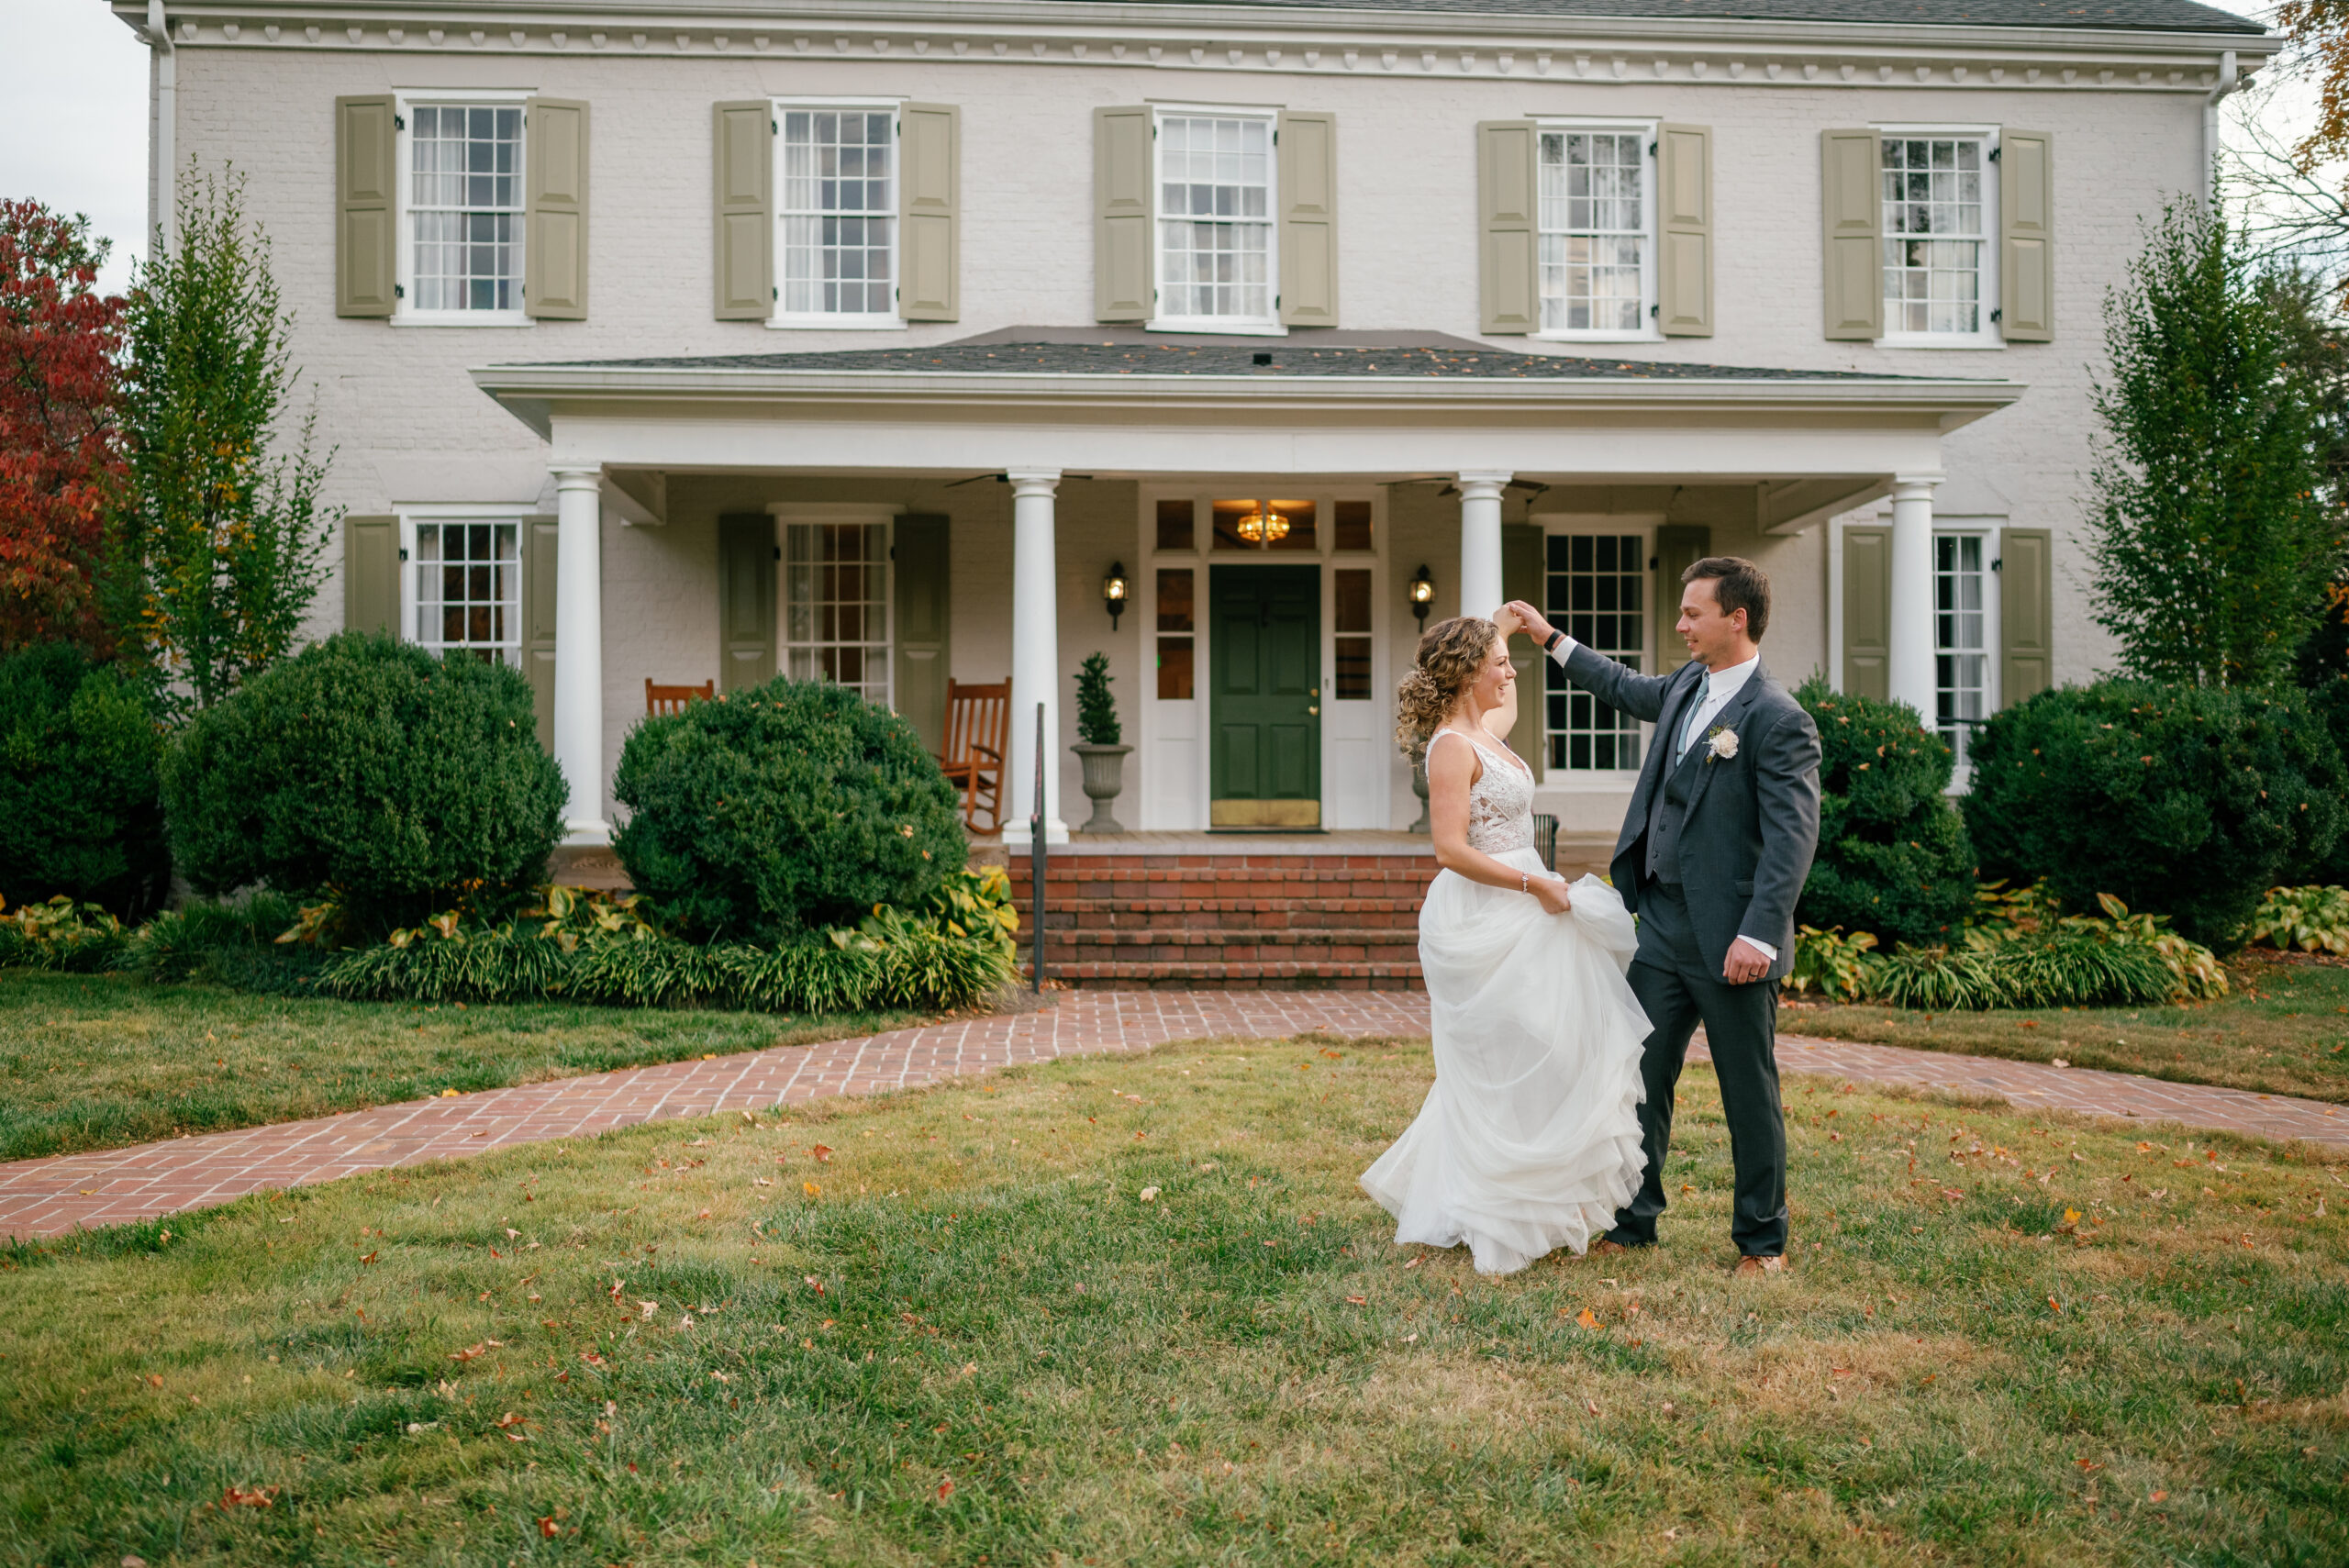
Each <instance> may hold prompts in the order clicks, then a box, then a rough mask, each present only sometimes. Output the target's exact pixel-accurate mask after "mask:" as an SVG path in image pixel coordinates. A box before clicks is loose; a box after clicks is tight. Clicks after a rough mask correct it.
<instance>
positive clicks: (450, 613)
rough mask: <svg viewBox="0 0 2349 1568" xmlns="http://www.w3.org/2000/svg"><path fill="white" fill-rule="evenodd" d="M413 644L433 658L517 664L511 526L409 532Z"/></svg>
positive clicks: (517, 565) (515, 543)
mask: <svg viewBox="0 0 2349 1568" xmlns="http://www.w3.org/2000/svg"><path fill="white" fill-rule="evenodd" d="M415 570H416V594H415V603H416V629H415V640H416V641H417V643H419V644H420V645H422V646H423V647H426V648H429V649H431V650H432V651H434V652H436V653H440V654H444V655H445V654H448V653H451V652H457V651H464V652H469V653H475V654H478V655H480V656H481V657H483V658H485V659H493V660H495V661H497V662H501V663H506V664H517V663H519V662H521V649H522V615H521V606H522V562H521V556H520V540H519V539H518V525H516V524H514V523H510V522H505V523H499V522H448V523H438V522H436V523H418V524H417V525H416V567H415Z"/></svg>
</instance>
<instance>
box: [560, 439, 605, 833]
mask: <svg viewBox="0 0 2349 1568" xmlns="http://www.w3.org/2000/svg"><path fill="white" fill-rule="evenodd" d="M601 479H602V471H601V470H600V469H595V468H558V469H556V470H555V471H554V491H555V528H556V534H557V548H556V551H555V554H556V565H555V578H554V760H555V762H556V763H557V765H559V766H560V767H561V768H562V779H563V783H565V784H569V785H570V786H571V800H570V803H569V804H568V805H567V806H564V808H563V813H562V829H563V831H562V841H563V842H564V843H566V844H607V843H609V842H611V839H612V828H611V824H610V823H608V822H607V821H605V820H604V562H603V542H604V541H603V526H604V513H603V499H602V496H601V495H600V484H601Z"/></svg>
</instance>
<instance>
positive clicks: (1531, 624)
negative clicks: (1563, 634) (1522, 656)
mask: <svg viewBox="0 0 2349 1568" xmlns="http://www.w3.org/2000/svg"><path fill="white" fill-rule="evenodd" d="M1502 608H1504V609H1506V610H1507V611H1508V613H1509V614H1511V615H1513V616H1515V617H1517V627H1518V629H1519V630H1520V631H1522V632H1523V633H1525V635H1526V636H1528V637H1530V638H1531V639H1533V644H1534V646H1535V647H1537V648H1538V647H1540V646H1541V645H1542V644H1543V643H1545V642H1547V641H1549V640H1550V633H1551V632H1552V631H1553V629H1554V628H1553V627H1552V626H1551V625H1550V623H1549V622H1548V621H1546V620H1544V619H1542V612H1541V611H1540V610H1537V609H1535V608H1534V607H1533V606H1531V605H1529V604H1527V603H1526V602H1525V601H1524V600H1523V599H1511V600H1510V601H1509V602H1508V604H1507V605H1504V606H1502Z"/></svg>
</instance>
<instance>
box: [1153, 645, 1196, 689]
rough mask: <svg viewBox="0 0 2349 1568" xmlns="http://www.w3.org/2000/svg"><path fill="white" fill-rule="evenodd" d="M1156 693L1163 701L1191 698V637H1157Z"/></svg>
mask: <svg viewBox="0 0 2349 1568" xmlns="http://www.w3.org/2000/svg"><path fill="white" fill-rule="evenodd" d="M1158 695H1159V699H1160V700H1161V701H1163V702H1188V701H1190V700H1191V639H1189V638H1187V637H1162V638H1160V639H1158Z"/></svg>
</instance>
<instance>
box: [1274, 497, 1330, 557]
mask: <svg viewBox="0 0 2349 1568" xmlns="http://www.w3.org/2000/svg"><path fill="white" fill-rule="evenodd" d="M1264 506H1265V507H1266V511H1265V523H1264V548H1265V549H1266V550H1319V548H1320V541H1319V539H1316V538H1315V536H1314V532H1313V522H1314V516H1315V508H1314V505H1313V503H1312V502H1310V501H1267V502H1265V503H1264Z"/></svg>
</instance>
